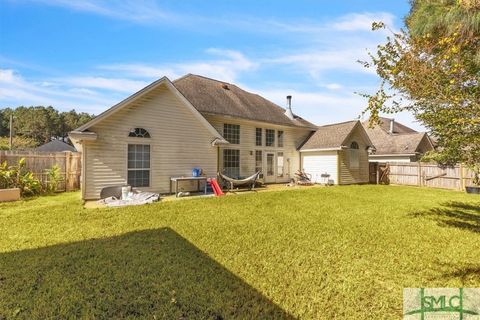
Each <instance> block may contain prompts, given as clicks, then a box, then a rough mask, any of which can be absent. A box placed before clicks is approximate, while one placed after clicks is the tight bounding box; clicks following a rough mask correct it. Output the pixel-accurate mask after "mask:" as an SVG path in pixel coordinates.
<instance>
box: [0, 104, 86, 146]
mask: <svg viewBox="0 0 480 320" xmlns="http://www.w3.org/2000/svg"><path fill="white" fill-rule="evenodd" d="M10 115H13V135H14V137H15V140H16V141H19V142H20V141H21V142H22V144H23V145H25V146H28V147H36V146H39V145H41V144H44V143H47V142H49V141H51V140H52V139H64V140H65V139H66V138H67V137H68V132H70V131H72V130H74V129H76V128H78V127H80V126H81V125H83V124H85V123H86V122H88V121H90V120H91V119H93V118H94V115H91V114H88V113H85V112H77V111H75V110H70V111H64V112H61V111H58V110H56V109H55V108H53V107H51V106H48V107H44V106H30V107H25V106H20V107H17V108H15V109H12V108H4V109H0V140H2V141H4V140H5V141H6V140H8V139H6V138H5V137H8V136H9V132H10V129H9V126H10V125H9V122H10ZM2 137H3V139H2ZM14 144H15V143H14Z"/></svg>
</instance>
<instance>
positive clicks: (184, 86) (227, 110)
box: [173, 74, 316, 129]
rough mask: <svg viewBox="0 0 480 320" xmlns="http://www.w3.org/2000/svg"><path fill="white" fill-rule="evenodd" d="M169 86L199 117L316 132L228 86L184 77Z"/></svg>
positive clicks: (309, 125) (270, 104)
mask: <svg viewBox="0 0 480 320" xmlns="http://www.w3.org/2000/svg"><path fill="white" fill-rule="evenodd" d="M173 84H174V85H175V87H176V88H177V89H178V91H180V92H181V93H182V94H183V95H184V96H185V98H187V100H188V101H190V103H191V104H192V105H193V106H194V107H195V108H196V109H197V110H198V111H199V112H200V113H201V114H202V115H221V116H229V117H235V118H242V119H246V120H254V121H261V122H268V123H272V124H279V125H286V126H296V127H307V128H313V129H315V128H316V126H315V125H314V124H312V123H310V122H308V121H306V120H305V119H302V118H301V117H299V116H296V115H295V118H294V120H291V119H289V118H288V117H287V116H286V115H285V109H283V108H281V107H280V106H278V105H276V104H275V103H273V102H271V101H269V100H267V99H265V98H263V97H261V96H259V95H258V94H254V93H250V92H247V91H245V90H243V89H241V88H239V87H237V86H236V85H234V84H231V83H227V82H223V81H219V80H214V79H210V78H206V77H203V76H198V75H194V74H187V75H186V76H183V77H181V78H179V79H177V80H175V81H173ZM293 109H294V107H293Z"/></svg>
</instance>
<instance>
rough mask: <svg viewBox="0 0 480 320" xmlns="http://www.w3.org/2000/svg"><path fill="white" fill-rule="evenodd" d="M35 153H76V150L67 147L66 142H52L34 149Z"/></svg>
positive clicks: (69, 146)
mask: <svg viewBox="0 0 480 320" xmlns="http://www.w3.org/2000/svg"><path fill="white" fill-rule="evenodd" d="M35 151H39V152H63V151H71V152H76V151H77V149H75V147H73V146H71V145H69V144H68V143H66V142H63V141H62V140H52V141H50V142H47V143H45V144H43V145H41V146H40V147H37V148H35Z"/></svg>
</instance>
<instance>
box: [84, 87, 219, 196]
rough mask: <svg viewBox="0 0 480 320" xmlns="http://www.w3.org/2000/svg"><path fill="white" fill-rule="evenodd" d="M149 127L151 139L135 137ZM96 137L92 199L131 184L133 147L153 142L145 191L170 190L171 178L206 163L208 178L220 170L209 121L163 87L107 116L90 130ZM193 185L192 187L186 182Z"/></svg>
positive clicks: (89, 166)
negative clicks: (108, 188)
mask: <svg viewBox="0 0 480 320" xmlns="http://www.w3.org/2000/svg"><path fill="white" fill-rule="evenodd" d="M136 127H140V128H144V129H146V130H147V131H148V132H149V133H150V136H151V138H132V137H128V133H129V131H130V130H131V129H132V128H136ZM89 130H90V131H93V132H96V133H97V135H98V138H97V140H96V141H93V142H87V143H85V144H84V146H83V149H84V152H85V158H86V162H85V183H84V186H85V194H84V198H86V199H97V198H99V194H100V190H101V189H102V188H103V187H106V186H111V185H120V184H125V183H126V182H127V145H128V144H129V143H132V144H149V145H150V158H151V160H150V187H148V188H139V189H141V190H145V191H154V192H160V193H165V192H169V186H170V177H171V176H191V174H192V168H193V167H200V168H202V169H203V170H204V172H205V173H206V175H207V176H209V177H214V176H215V175H216V170H217V150H216V147H213V146H211V142H212V141H213V139H214V137H213V135H212V133H211V132H209V131H208V130H207V128H206V127H205V125H204V124H202V123H201V122H200V121H199V119H198V118H197V117H196V116H195V115H194V113H193V112H192V111H191V110H189V109H188V108H187V106H185V105H184V104H183V102H181V101H180V100H179V99H178V98H177V97H176V96H175V95H174V94H173V93H172V92H171V91H170V90H168V89H167V88H166V87H165V86H160V87H159V88H157V89H155V90H154V91H153V92H150V93H149V94H147V95H145V96H144V97H142V98H141V99H138V100H136V101H134V102H132V103H131V105H129V106H126V107H125V108H123V109H121V110H120V111H118V112H116V113H114V114H112V115H111V116H109V117H107V118H105V119H104V120H102V121H100V122H99V123H97V124H95V125H94V126H93V127H91V128H90V129H89ZM182 187H183V188H184V189H190V186H188V185H184V186H182Z"/></svg>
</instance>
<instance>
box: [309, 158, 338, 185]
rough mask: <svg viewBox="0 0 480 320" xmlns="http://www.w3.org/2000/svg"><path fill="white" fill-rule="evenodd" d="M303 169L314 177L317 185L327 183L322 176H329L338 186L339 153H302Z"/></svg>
mask: <svg viewBox="0 0 480 320" xmlns="http://www.w3.org/2000/svg"><path fill="white" fill-rule="evenodd" d="M302 169H303V170H304V171H305V172H306V173H308V174H310V175H311V176H312V180H313V182H315V183H325V182H326V180H325V178H322V177H321V175H322V174H325V173H326V174H329V175H330V177H329V178H328V179H329V180H333V183H334V184H337V183H338V181H337V153H336V152H324V153H320V152H315V153H313V152H312V153H307V152H305V153H302Z"/></svg>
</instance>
